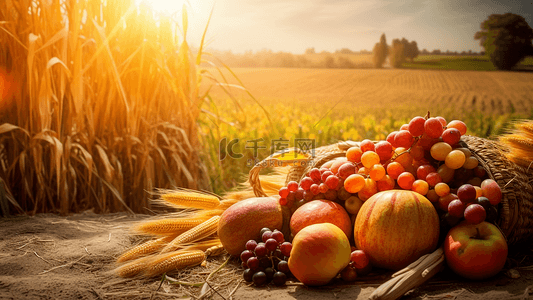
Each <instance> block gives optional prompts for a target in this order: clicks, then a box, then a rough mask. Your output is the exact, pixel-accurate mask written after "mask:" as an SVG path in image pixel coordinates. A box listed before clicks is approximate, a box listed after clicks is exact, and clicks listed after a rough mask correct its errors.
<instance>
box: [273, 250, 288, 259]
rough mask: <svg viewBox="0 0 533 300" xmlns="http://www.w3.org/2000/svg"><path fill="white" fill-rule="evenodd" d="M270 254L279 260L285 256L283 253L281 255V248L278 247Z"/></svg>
mask: <svg viewBox="0 0 533 300" xmlns="http://www.w3.org/2000/svg"><path fill="white" fill-rule="evenodd" d="M272 256H275V257H277V258H279V259H280V260H283V259H284V258H285V255H283V253H281V250H279V249H276V250H275V251H274V253H272Z"/></svg>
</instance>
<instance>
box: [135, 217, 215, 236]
mask: <svg viewBox="0 0 533 300" xmlns="http://www.w3.org/2000/svg"><path fill="white" fill-rule="evenodd" d="M209 217H210V216H209ZM209 217H208V216H203V217H202V216H197V217H194V218H177V219H161V220H151V221H145V222H142V223H141V224H139V225H138V226H137V227H136V228H135V230H136V231H138V232H142V233H148V234H176V233H183V232H185V231H187V230H189V229H191V228H193V227H195V226H197V225H199V224H201V223H202V222H204V221H205V220H207V219H209Z"/></svg>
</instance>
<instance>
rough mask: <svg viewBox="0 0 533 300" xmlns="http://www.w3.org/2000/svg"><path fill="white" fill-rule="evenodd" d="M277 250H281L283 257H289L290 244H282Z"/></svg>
mask: <svg viewBox="0 0 533 300" xmlns="http://www.w3.org/2000/svg"><path fill="white" fill-rule="evenodd" d="M279 249H280V250H281V253H283V255H285V256H287V257H288V256H291V250H292V244H291V243H289V242H284V243H282V244H281V246H279Z"/></svg>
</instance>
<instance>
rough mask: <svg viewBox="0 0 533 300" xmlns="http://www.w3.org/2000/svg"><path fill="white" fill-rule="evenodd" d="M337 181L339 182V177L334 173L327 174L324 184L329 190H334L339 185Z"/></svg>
mask: <svg viewBox="0 0 533 300" xmlns="http://www.w3.org/2000/svg"><path fill="white" fill-rule="evenodd" d="M339 182H340V179H339V177H337V176H335V175H331V176H328V178H326V181H325V183H326V185H327V186H328V188H329V189H330V190H336V189H337V187H338V186H339Z"/></svg>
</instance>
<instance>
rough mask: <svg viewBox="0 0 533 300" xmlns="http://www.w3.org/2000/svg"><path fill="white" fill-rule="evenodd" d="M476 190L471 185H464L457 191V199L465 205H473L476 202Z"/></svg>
mask: <svg viewBox="0 0 533 300" xmlns="http://www.w3.org/2000/svg"><path fill="white" fill-rule="evenodd" d="M476 194H477V193H476V188H474V186H473V185H471V184H463V185H461V186H460V187H459V189H458V190H457V197H459V199H460V200H461V201H463V202H464V203H465V204H468V203H472V202H474V201H475V200H476Z"/></svg>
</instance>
